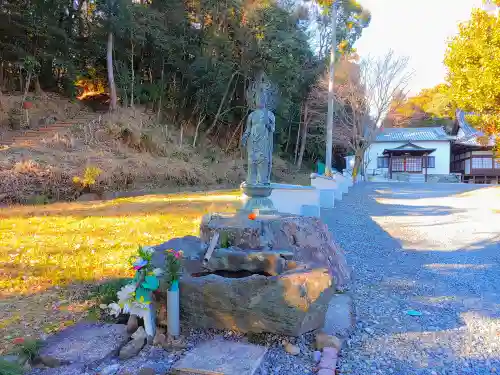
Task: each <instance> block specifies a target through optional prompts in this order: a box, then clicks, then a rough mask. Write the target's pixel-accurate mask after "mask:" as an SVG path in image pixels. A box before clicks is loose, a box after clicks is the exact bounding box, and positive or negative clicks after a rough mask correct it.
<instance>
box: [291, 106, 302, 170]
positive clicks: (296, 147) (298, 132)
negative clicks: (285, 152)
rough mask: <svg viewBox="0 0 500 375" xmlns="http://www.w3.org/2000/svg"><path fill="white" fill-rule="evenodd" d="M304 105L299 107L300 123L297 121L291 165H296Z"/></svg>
mask: <svg viewBox="0 0 500 375" xmlns="http://www.w3.org/2000/svg"><path fill="white" fill-rule="evenodd" d="M304 106H305V103H304V105H302V106H301V108H300V121H299V128H298V129H297V139H296V140H295V152H294V154H295V157H294V159H293V163H294V164H295V165H297V157H298V155H299V142H300V131H301V128H302V122H303V121H304Z"/></svg>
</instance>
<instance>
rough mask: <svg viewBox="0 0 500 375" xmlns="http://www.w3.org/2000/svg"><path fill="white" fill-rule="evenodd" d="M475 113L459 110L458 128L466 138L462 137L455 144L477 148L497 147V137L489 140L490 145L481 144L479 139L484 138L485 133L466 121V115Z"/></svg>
mask: <svg viewBox="0 0 500 375" xmlns="http://www.w3.org/2000/svg"><path fill="white" fill-rule="evenodd" d="M472 114H473V113H466V112H464V111H462V110H457V121H458V126H459V127H460V129H462V131H463V132H464V136H463V137H460V138H458V137H457V139H456V140H455V143H457V144H460V145H464V146H476V147H482V146H490V147H492V146H494V145H495V137H493V136H491V137H490V138H489V140H488V144H486V145H483V144H481V142H479V137H482V136H484V133H483V132H481V131H479V130H476V129H474V127H472V126H471V125H470V124H469V123H468V122H467V120H466V119H465V116H466V115H472Z"/></svg>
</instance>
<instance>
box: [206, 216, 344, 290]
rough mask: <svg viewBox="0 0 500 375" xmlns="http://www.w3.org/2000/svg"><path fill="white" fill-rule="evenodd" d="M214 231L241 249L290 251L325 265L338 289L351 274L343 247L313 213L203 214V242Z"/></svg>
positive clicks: (298, 258)
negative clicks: (311, 214) (250, 217)
mask: <svg viewBox="0 0 500 375" xmlns="http://www.w3.org/2000/svg"><path fill="white" fill-rule="evenodd" d="M215 232H219V234H221V233H224V234H226V235H227V238H228V241H229V243H230V245H231V246H236V247H239V248H241V249H243V250H260V251H275V252H278V253H279V252H280V251H292V252H293V254H294V257H293V260H296V261H300V262H302V263H305V264H308V265H310V266H317V267H326V268H328V270H329V272H330V274H331V275H332V276H333V278H334V279H335V285H336V288H337V289H338V290H341V291H344V290H346V289H348V286H349V283H350V280H351V274H350V269H349V267H348V266H347V263H346V260H345V255H344V252H343V250H342V249H341V248H340V247H339V246H338V245H337V244H336V242H335V241H334V239H333V237H332V234H331V232H330V231H329V230H328V227H327V225H326V224H324V223H323V222H322V221H321V220H320V219H318V218H314V217H304V216H296V215H286V214H277V215H261V216H258V217H257V218H256V219H255V220H250V219H249V218H248V217H247V216H246V215H242V214H236V215H215V214H211V215H206V216H205V217H204V218H203V220H202V223H201V225H200V237H201V241H202V242H203V243H205V244H208V243H209V242H210V239H211V238H212V236H213V235H214V233H215Z"/></svg>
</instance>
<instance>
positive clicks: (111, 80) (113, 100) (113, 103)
mask: <svg viewBox="0 0 500 375" xmlns="http://www.w3.org/2000/svg"><path fill="white" fill-rule="evenodd" d="M106 64H107V69H108V85H109V94H110V102H109V109H110V111H115V110H116V108H117V102H118V99H117V96H116V85H115V75H114V72H113V33H112V32H109V33H108V50H107V53H106Z"/></svg>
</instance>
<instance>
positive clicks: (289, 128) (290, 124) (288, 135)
mask: <svg viewBox="0 0 500 375" xmlns="http://www.w3.org/2000/svg"><path fill="white" fill-rule="evenodd" d="M291 117H292V115H291V114H288V134H287V136H286V145H285V153H288V146H289V145H290V138H291V136H292V120H291Z"/></svg>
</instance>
